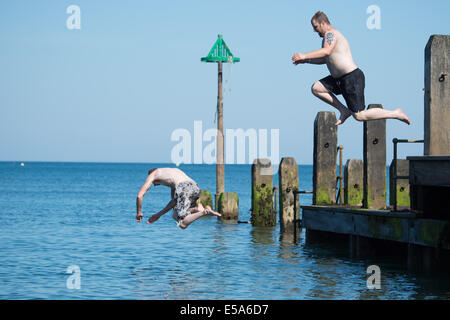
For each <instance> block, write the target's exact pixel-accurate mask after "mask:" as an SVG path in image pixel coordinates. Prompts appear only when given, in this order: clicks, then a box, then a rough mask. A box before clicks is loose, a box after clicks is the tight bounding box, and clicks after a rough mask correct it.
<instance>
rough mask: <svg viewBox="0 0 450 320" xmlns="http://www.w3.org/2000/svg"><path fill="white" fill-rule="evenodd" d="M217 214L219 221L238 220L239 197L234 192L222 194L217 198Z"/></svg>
mask: <svg viewBox="0 0 450 320" xmlns="http://www.w3.org/2000/svg"><path fill="white" fill-rule="evenodd" d="M218 202H219V204H218V208H219V212H220V213H221V215H222V216H221V217H220V219H221V220H227V221H229V220H238V218H239V197H238V195H237V193H236V192H223V193H221V194H220V197H219V201H218Z"/></svg>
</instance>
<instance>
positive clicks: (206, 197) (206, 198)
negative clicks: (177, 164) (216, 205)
mask: <svg viewBox="0 0 450 320" xmlns="http://www.w3.org/2000/svg"><path fill="white" fill-rule="evenodd" d="M198 201H199V202H200V203H201V204H202V205H203V207H206V206H210V207H211V208H213V201H212V196H211V192H209V191H208V190H200V198H198Z"/></svg>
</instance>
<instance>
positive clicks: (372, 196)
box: [363, 104, 387, 210]
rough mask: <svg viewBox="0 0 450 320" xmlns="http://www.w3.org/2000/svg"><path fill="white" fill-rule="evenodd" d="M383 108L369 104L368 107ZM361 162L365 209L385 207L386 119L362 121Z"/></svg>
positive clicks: (379, 105)
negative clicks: (362, 166)
mask: <svg viewBox="0 0 450 320" xmlns="http://www.w3.org/2000/svg"><path fill="white" fill-rule="evenodd" d="M372 108H383V106H382V105H381V104H371V105H369V107H368V109H372ZM363 131H364V142H363V145H364V146H363V149H364V151H363V156H364V160H363V164H364V188H363V190H364V197H363V207H364V208H366V209H377V210H378V209H380V210H382V209H385V208H386V193H387V190H386V187H387V185H386V119H380V120H372V121H364V125H363Z"/></svg>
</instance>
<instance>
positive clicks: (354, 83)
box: [319, 68, 366, 112]
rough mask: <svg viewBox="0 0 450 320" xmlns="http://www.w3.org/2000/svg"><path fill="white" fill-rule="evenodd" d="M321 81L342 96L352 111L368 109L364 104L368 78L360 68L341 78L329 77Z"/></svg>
mask: <svg viewBox="0 0 450 320" xmlns="http://www.w3.org/2000/svg"><path fill="white" fill-rule="evenodd" d="M319 81H320V82H321V83H322V84H323V85H324V87H325V88H327V89H328V90H330V91H331V92H333V93H334V94H337V95H338V94H342V96H343V97H344V99H345V102H346V103H347V107H348V108H349V109H350V110H351V111H353V112H358V111H361V110H364V109H365V108H366V105H365V102H364V88H365V86H366V78H365V77H364V73H363V72H362V71H361V70H360V69H359V68H356V69H355V70H353V71H352V72H349V73H347V74H345V75H343V76H342V77H339V78H333V77H332V76H328V77H325V78H323V79H321V80H319Z"/></svg>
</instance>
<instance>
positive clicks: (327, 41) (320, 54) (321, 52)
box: [292, 31, 336, 64]
mask: <svg viewBox="0 0 450 320" xmlns="http://www.w3.org/2000/svg"><path fill="white" fill-rule="evenodd" d="M335 47H336V37H335V35H334V33H333V31H329V32H327V33H326V34H325V36H324V39H323V43H322V48H320V49H318V50H315V51H312V52H308V53H296V54H294V56H293V57H292V61H293V63H294V64H299V63H312V64H323V63H326V58H327V57H328V56H329V55H330V54H331V53H332V52H333V50H334V48H335Z"/></svg>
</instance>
